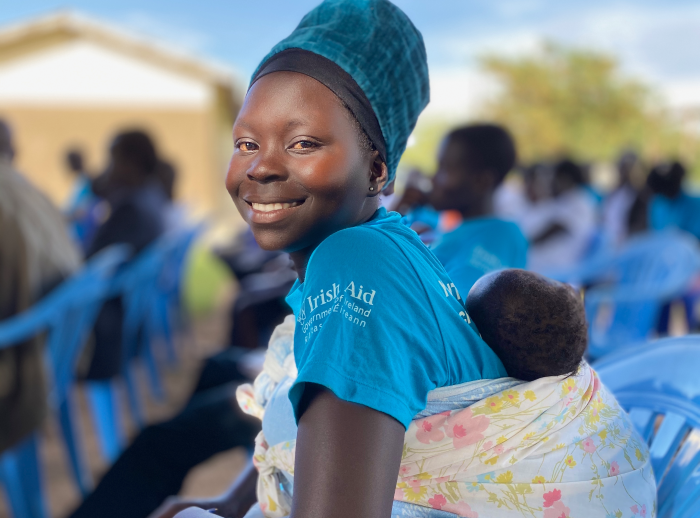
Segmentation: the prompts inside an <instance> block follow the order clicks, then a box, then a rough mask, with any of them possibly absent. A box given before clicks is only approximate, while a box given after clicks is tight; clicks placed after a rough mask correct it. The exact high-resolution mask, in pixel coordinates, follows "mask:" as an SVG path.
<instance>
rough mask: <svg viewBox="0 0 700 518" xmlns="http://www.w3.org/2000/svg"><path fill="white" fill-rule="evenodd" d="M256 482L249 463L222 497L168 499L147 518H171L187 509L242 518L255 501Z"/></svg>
mask: <svg viewBox="0 0 700 518" xmlns="http://www.w3.org/2000/svg"><path fill="white" fill-rule="evenodd" d="M257 481H258V472H257V470H256V469H255V466H253V463H252V462H249V463H248V465H247V466H246V467H245V468H243V471H242V472H241V474H240V475H239V476H238V478H237V479H236V481H235V482H234V483H233V485H232V486H231V489H229V491H228V492H227V493H226V495H224V496H223V497H221V498H218V499H212V500H181V499H179V498H177V497H173V498H169V499H168V500H166V501H165V502H164V503H163V505H161V506H160V507H159V508H158V509H157V510H156V511H154V512H153V514H151V515H150V516H149V518H172V517H173V516H175V515H176V514H177V513H179V512H180V511H184V510H185V509H187V508H189V507H201V508H202V509H216V510H217V511H216V514H217V515H218V516H224V517H225V518H243V516H244V515H245V514H246V513H247V512H248V510H249V509H250V508H251V507H252V506H253V504H254V503H255V502H256V500H257V499H256V496H255V485H256V483H257Z"/></svg>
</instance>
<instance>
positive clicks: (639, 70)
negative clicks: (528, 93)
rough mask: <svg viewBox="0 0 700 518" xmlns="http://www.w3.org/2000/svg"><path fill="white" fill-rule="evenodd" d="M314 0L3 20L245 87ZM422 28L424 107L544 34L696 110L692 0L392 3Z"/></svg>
mask: <svg viewBox="0 0 700 518" xmlns="http://www.w3.org/2000/svg"><path fill="white" fill-rule="evenodd" d="M317 3H318V0H294V1H290V0H254V1H243V0H227V1H221V0H218V1H217V0H198V2H196V3H195V2H191V1H188V2H184V1H180V0H99V1H98V0H92V1H90V0H73V1H68V2H66V1H65V0H64V1H60V0H22V1H21V2H17V1H14V2H10V1H6V2H3V5H2V8H0V25H6V24H10V23H14V22H21V21H22V20H24V19H28V18H31V17H35V16H40V15H45V14H48V13H52V12H57V11H66V10H68V11H74V12H78V13H81V14H84V15H87V16H89V17H92V18H95V19H97V20H100V21H103V22H106V23H111V24H114V25H117V26H119V27H121V28H122V29H126V30H128V31H131V32H133V33H136V34H138V35H141V36H145V37H148V38H153V39H157V40H160V41H161V42H164V43H166V44H168V45H169V46H172V47H173V48H175V49H178V50H180V51H185V52H188V53H191V54H195V55H197V56H200V57H206V58H208V59H210V60H213V61H215V62H219V63H221V64H224V65H225V66H227V67H229V68H231V69H233V70H234V71H235V74H236V76H237V77H238V78H239V80H240V82H241V83H242V84H247V80H248V78H249V76H250V74H251V73H252V71H253V70H254V69H255V67H256V65H257V64H258V61H259V60H260V59H261V58H262V57H263V56H264V55H265V54H266V53H267V52H268V51H269V49H270V48H271V47H272V46H273V45H274V44H275V43H277V42H278V41H279V40H280V39H282V38H284V37H285V36H287V35H288V34H289V33H290V32H291V31H292V30H293V29H294V27H295V26H296V24H297V23H298V22H299V20H300V19H301V18H302V16H303V15H304V14H305V13H306V12H307V11H309V10H310V9H311V8H313V7H314V6H315V5H316V4H317ZM395 3H396V4H397V5H398V6H399V7H401V8H402V9H403V10H404V11H405V12H406V13H407V14H408V15H409V17H410V18H411V19H412V20H413V22H414V23H415V25H416V26H417V27H418V29H419V30H420V31H421V32H422V33H423V37H424V40H425V43H426V48H427V51H428V60H429V66H430V70H431V88H432V95H431V98H432V101H431V105H430V107H429V113H431V114H433V115H439V116H455V115H456V116H458V117H468V115H469V113H470V112H472V111H474V110H475V108H476V107H477V106H478V104H479V102H480V100H482V99H484V98H485V97H486V96H488V95H489V92H492V91H493V87H494V84H493V82H492V80H491V79H490V78H488V77H487V76H485V75H484V74H483V73H481V72H480V71H479V69H478V66H477V60H478V57H479V56H481V55H483V54H485V53H499V54H505V55H517V54H522V53H527V52H533V51H535V50H536V49H537V47H538V45H539V44H540V43H541V42H542V41H544V40H552V41H556V42H559V43H563V44H565V45H571V46H576V47H582V48H588V49H595V50H602V51H604V52H606V53H609V54H612V55H614V56H616V57H617V58H618V59H619V61H620V63H621V65H622V67H623V70H624V71H625V72H626V73H629V74H631V75H634V76H636V77H638V78H640V79H642V80H644V81H646V82H647V83H649V84H651V85H652V86H654V87H655V88H657V89H658V91H659V93H660V94H661V95H662V98H664V99H665V100H666V101H667V102H668V103H669V104H670V105H671V106H674V107H679V108H683V107H698V108H700V53H698V51H697V49H700V2H699V1H698V0H637V1H634V2H632V1H618V0H564V1H554V0H430V1H428V0H395Z"/></svg>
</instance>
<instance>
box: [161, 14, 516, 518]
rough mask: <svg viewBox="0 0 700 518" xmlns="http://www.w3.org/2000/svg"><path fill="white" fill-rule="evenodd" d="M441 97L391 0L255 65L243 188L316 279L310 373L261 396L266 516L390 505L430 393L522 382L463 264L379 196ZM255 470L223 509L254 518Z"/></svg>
mask: <svg viewBox="0 0 700 518" xmlns="http://www.w3.org/2000/svg"><path fill="white" fill-rule="evenodd" d="M428 97H429V87H428V69H427V63H426V55H425V48H424V45H423V39H422V37H421V35H420V33H419V32H418V31H417V30H416V28H415V27H414V26H413V24H412V23H411V22H410V20H409V19H408V18H407V17H406V15H405V14H404V13H403V12H402V11H400V10H399V9H398V8H397V7H396V6H394V5H393V4H391V3H390V2H388V1H387V0H326V1H325V2H323V3H322V4H321V5H320V6H318V7H317V8H316V9H314V10H313V11H312V12H311V13H309V14H308V15H306V16H305V17H304V19H303V20H302V22H301V23H300V25H299V27H297V29H296V30H295V31H294V32H293V33H292V34H291V36H289V37H288V38H287V39H285V40H283V41H282V42H281V43H280V44H278V45H277V46H275V47H274V48H273V50H272V51H271V52H270V54H269V55H268V56H267V57H266V58H265V59H264V60H263V61H262V64H261V65H260V67H259V68H258V70H257V71H256V73H255V74H254V76H253V79H252V81H251V86H250V88H249V90H248V94H247V96H246V99H245V102H244V104H243V107H242V109H241V111H240V113H239V116H238V119H237V120H236V122H235V124H234V126H233V139H234V144H235V150H234V153H233V157H232V159H231V163H230V167H229V171H228V175H227V178H226V187H227V189H228V191H229V193H230V195H231V198H232V199H233V201H234V203H235V204H236V206H237V208H238V210H239V211H240V212H241V214H242V215H243V217H244V218H245V219H246V221H247V222H248V223H249V224H250V226H251V228H252V230H253V233H254V235H255V238H256V240H257V241H258V243H259V244H260V246H261V247H262V248H265V249H269V250H284V251H286V252H288V253H289V254H290V257H291V258H292V260H293V262H294V265H295V268H296V270H297V272H298V274H299V280H298V281H297V282H296V284H295V285H294V286H293V287H292V290H291V292H290V294H289V296H288V297H287V302H288V303H289V305H290V306H291V307H292V309H293V311H294V317H295V326H296V328H295V331H294V340H293V346H292V345H291V344H289V347H288V348H287V349H285V351H286V352H287V353H289V355H288V356H287V359H291V360H294V363H292V365H294V364H295V366H296V369H291V370H289V372H288V376H287V377H284V378H281V379H277V380H276V381H277V382H279V383H278V384H277V385H276V388H274V390H273V388H269V390H268V389H266V390H264V392H265V395H264V396H263V394H262V393H261V394H259V395H258V396H259V397H258V396H256V398H255V400H256V401H258V402H259V401H261V400H262V399H265V400H267V399H269V401H267V404H266V406H265V410H264V417H263V433H261V435H260V436H259V437H258V439H257V441H256V454H255V457H254V458H255V462H256V465H257V467H258V468H259V470H260V478H259V481H258V491H257V493H258V496H259V497H260V502H259V505H257V506H255V507H254V508H253V509H251V511H250V516H251V517H252V516H260V515H261V514H262V515H264V516H267V517H283V516H287V515H291V516H296V517H304V518H314V517H319V518H321V517H328V516H334V517H339V518H344V517H348V518H350V517H353V518H355V517H358V516H361V517H363V518H374V517H377V518H380V517H382V518H386V517H388V516H389V515H390V513H391V511H392V502H393V498H394V494H395V488H396V481H397V476H398V473H399V465H400V461H401V452H402V444H403V440H404V433H405V430H406V429H407V428H408V426H409V424H410V423H411V420H412V419H413V417H414V416H415V415H416V414H418V413H419V412H420V411H422V410H423V409H424V408H425V406H426V401H427V394H428V392H429V391H430V390H432V389H435V388H436V387H442V386H447V385H453V384H459V383H464V382H468V381H474V380H481V379H493V378H500V377H503V376H505V371H504V369H503V366H502V364H501V362H500V361H499V360H498V358H497V357H496V356H495V355H494V353H493V352H492V351H491V349H489V348H488V346H486V344H484V342H483V341H482V340H481V339H480V338H479V336H478V333H477V332H476V328H475V327H474V326H473V324H472V323H471V322H470V320H469V318H468V317H467V316H466V313H465V311H464V307H463V305H462V301H461V300H460V299H459V294H457V292H456V291H453V290H449V291H446V290H444V289H443V287H444V286H451V285H452V283H451V280H450V279H449V277H448V276H447V274H446V273H445V270H444V269H443V268H442V266H441V265H440V264H439V262H438V261H437V260H436V259H435V257H434V256H433V255H432V253H431V252H430V251H429V250H428V249H427V248H426V247H425V246H424V245H423V244H422V243H421V241H420V239H419V238H418V236H417V235H416V234H415V233H414V232H413V231H412V230H410V229H409V228H408V227H406V226H404V225H402V224H401V222H400V216H399V215H398V214H396V213H387V212H386V211H385V210H384V209H382V208H379V201H378V196H377V195H378V194H379V193H380V192H381V191H382V190H383V189H384V188H385V187H386V185H388V184H389V183H390V182H391V181H392V180H393V178H394V175H395V172H396V166H397V164H398V161H399V159H400V157H401V154H402V153H403V151H404V149H405V147H406V142H407V140H408V137H409V135H410V134H411V131H412V130H413V127H414V126H415V123H416V120H417V118H418V115H419V114H420V112H421V111H422V109H423V108H424V107H425V106H426V104H427V102H428ZM291 324H292V322H287V323H286V325H287V326H288V325H291ZM281 327H284V325H283V326H281ZM273 341H274V337H273ZM292 350H293V351H292ZM291 354H293V358H292V357H291ZM269 355H270V358H269V360H270V362H272V361H274V358H273V357H275V358H276V357H277V356H279V355H278V354H277V353H276V352H275V348H274V347H273V346H272V345H271V350H270V352H269ZM282 356H284V355H282ZM266 361H267V360H266ZM289 363H290V362H287V361H285V362H284V365H287V367H289ZM278 370H279V369H278ZM261 384H263V382H262V381H261V382H260V383H256V386H257V387H260V386H261ZM244 406H246V405H244ZM252 406H255V405H254V404H253V405H252ZM252 406H250V405H248V406H246V408H247V409H248V410H250V409H251V408H252ZM254 413H256V414H257V415H262V414H263V411H262V410H261V411H259V412H257V411H256V412H254ZM294 444H296V449H294V446H293V445H294ZM284 445H287V447H286V450H285V451H286V452H287V453H286V455H288V456H289V455H291V461H290V463H289V465H288V467H287V469H286V470H284V472H283V471H280V470H273V471H271V470H270V469H269V462H268V460H266V459H267V456H266V452H267V451H268V447H270V448H274V447H276V446H279V447H280V448H283V449H284V448H285V446H284ZM270 451H272V450H270ZM275 451H277V450H275ZM290 452H291V453H290ZM294 452H295V453H294ZM255 476H256V474H255V472H254V471H248V472H247V473H246V474H245V475H244V478H243V479H242V481H241V483H240V484H238V485H236V487H235V488H234V489H233V490H232V492H231V494H230V495H228V497H227V498H225V499H223V500H222V501H220V502H216V503H214V504H212V503H209V504H207V505H210V506H211V507H216V508H218V509H219V511H218V512H219V513H221V514H223V515H224V516H240V513H239V510H240V509H241V502H243V501H246V498H247V497H249V496H250V495H249V494H247V493H246V492H245V489H241V488H250V487H251V483H250V482H251V481H252V480H253V479H254V478H255ZM181 505H184V504H181ZM202 505H204V504H202ZM172 509H173V508H171V511H170V512H172ZM160 516H171V514H167V513H166V514H162V515H160Z"/></svg>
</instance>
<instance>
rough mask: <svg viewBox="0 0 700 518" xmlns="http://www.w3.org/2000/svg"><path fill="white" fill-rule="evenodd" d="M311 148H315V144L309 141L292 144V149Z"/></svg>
mask: <svg viewBox="0 0 700 518" xmlns="http://www.w3.org/2000/svg"><path fill="white" fill-rule="evenodd" d="M313 147H316V144H315V143H314V142H311V141H310V140H300V141H299V142H295V143H294V144H292V149H311V148H313Z"/></svg>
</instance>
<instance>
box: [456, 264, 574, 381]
mask: <svg viewBox="0 0 700 518" xmlns="http://www.w3.org/2000/svg"><path fill="white" fill-rule="evenodd" d="M466 307H467V312H468V313H469V316H470V317H471V318H472V320H474V323H475V324H476V327H477V328H478V329H479V332H480V333H481V337H482V338H483V339H484V341H485V342H486V343H487V344H488V345H489V347H491V349H493V351H494V352H495V353H496V354H497V355H498V357H499V358H500V359H501V362H503V366H504V367H505V368H506V371H507V372H508V375H509V376H511V377H512V378H517V379H520V380H523V381H533V380H536V379H538V378H546V377H548V376H561V375H570V374H575V373H576V370H577V369H578V367H579V365H580V364H581V361H582V360H583V354H584V353H585V352H586V346H587V344H588V325H587V323H586V311H585V309H584V307H583V302H582V301H581V298H580V297H579V295H578V294H577V293H576V291H574V289H573V288H572V287H571V286H569V285H568V284H562V283H560V282H556V281H553V280H550V279H547V278H546V277H542V276H541V275H539V274H537V273H533V272H528V271H525V270H515V269H509V270H500V271H498V272H492V273H489V274H487V275H484V276H483V277H482V278H481V279H479V280H478V281H477V282H476V284H474V286H473V287H472V289H471V290H470V291H469V295H468V296H467V302H466Z"/></svg>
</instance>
